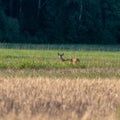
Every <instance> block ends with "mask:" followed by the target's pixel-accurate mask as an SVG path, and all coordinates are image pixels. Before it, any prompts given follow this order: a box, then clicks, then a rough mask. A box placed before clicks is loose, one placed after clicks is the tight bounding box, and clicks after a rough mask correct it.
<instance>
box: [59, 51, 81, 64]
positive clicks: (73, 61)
mask: <svg viewBox="0 0 120 120" xmlns="http://www.w3.org/2000/svg"><path fill="white" fill-rule="evenodd" d="M58 56H59V59H60V61H61V62H65V61H68V62H70V63H72V64H76V63H78V62H79V61H80V60H79V58H70V59H65V58H63V56H64V53H62V54H60V53H58Z"/></svg>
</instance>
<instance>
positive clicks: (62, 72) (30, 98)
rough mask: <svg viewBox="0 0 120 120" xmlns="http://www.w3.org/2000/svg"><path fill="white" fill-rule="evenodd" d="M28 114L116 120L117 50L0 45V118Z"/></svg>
mask: <svg viewBox="0 0 120 120" xmlns="http://www.w3.org/2000/svg"><path fill="white" fill-rule="evenodd" d="M58 52H60V53H63V52H64V54H65V58H70V57H72V56H73V57H78V58H79V59H80V62H79V63H78V64H76V65H73V64H69V63H60V62H59V60H58V56H57V53H58ZM28 119H29V120H101V119H104V120H119V119H120V52H119V50H118V51H116V50H115V51H114V50H113V49H112V51H105V50H102V51H100V50H97V51H96V50H94V51H93V50H92V51H91V50H90V51H88V50H84V49H83V50H43V49H42V50H28V49H27V50H25V49H24V50H23V49H0V120H28Z"/></svg>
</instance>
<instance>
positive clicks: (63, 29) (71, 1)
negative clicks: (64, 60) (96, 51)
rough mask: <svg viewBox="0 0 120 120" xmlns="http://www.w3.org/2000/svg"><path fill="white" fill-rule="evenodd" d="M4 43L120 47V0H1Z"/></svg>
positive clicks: (0, 38)
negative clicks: (115, 45) (106, 45)
mask: <svg viewBox="0 0 120 120" xmlns="http://www.w3.org/2000/svg"><path fill="white" fill-rule="evenodd" d="M0 42H10V43H71V44H72V43H81V44H82V43H83V44H120V1H119V0H0Z"/></svg>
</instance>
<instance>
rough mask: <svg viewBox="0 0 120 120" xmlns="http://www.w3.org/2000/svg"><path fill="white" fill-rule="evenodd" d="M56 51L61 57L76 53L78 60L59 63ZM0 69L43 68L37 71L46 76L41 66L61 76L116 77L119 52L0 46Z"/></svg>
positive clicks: (119, 62)
mask: <svg viewBox="0 0 120 120" xmlns="http://www.w3.org/2000/svg"><path fill="white" fill-rule="evenodd" d="M58 52H60V53H63V52H64V58H72V57H77V58H79V59H80V62H79V63H77V64H75V65H74V64H70V63H68V62H65V63H61V62H60V61H59V59H58V55H57V53H58ZM0 69H1V71H2V69H15V70H20V69H34V70H39V69H43V70H44V72H43V73H41V75H46V74H47V75H48V76H50V75H49V73H46V72H45V70H50V71H52V70H55V72H54V75H52V76H55V77H57V76H60V77H61V75H62V76H65V77H66V76H70V77H72V76H73V77H88V78H95V77H103V78H104V77H107V78H109V77H117V78H120V52H119V51H116V52H114V51H109V52H108V51H84V50H29V49H26V50H25V49H0ZM71 69H72V71H71ZM59 70H61V71H64V70H66V71H64V72H62V73H63V74H62V73H61V71H60V73H59V72H58V71H59ZM69 70H70V71H71V72H69ZM1 71H0V72H1ZM75 71H76V72H75ZM30 74H31V73H30ZM39 74H40V73H39Z"/></svg>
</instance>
